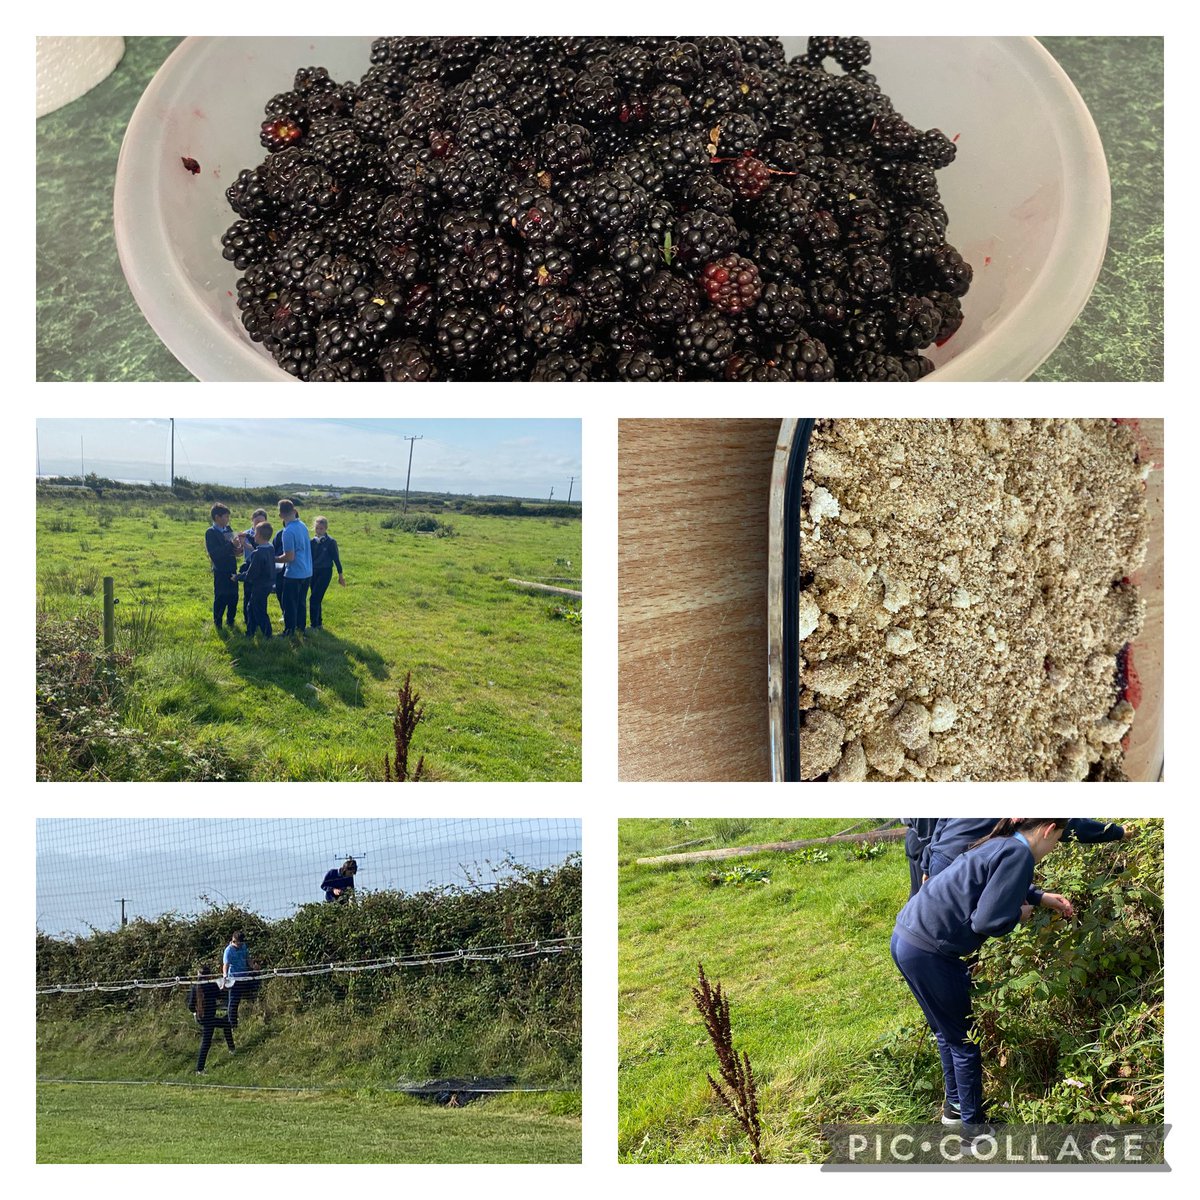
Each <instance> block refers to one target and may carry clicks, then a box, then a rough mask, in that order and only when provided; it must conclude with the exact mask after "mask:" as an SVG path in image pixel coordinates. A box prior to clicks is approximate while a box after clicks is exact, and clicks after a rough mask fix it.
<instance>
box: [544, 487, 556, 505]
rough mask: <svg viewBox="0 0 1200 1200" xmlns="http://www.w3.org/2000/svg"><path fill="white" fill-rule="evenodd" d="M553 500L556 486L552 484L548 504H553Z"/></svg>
mask: <svg viewBox="0 0 1200 1200" xmlns="http://www.w3.org/2000/svg"><path fill="white" fill-rule="evenodd" d="M553 499H554V485H553V484H551V486H550V496H549V498H548V499H547V501H546V503H547V504H549V503H551V501H553Z"/></svg>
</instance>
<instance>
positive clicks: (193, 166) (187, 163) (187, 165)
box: [179, 155, 200, 175]
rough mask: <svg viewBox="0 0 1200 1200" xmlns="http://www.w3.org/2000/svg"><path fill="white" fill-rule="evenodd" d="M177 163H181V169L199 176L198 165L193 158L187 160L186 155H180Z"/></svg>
mask: <svg viewBox="0 0 1200 1200" xmlns="http://www.w3.org/2000/svg"><path fill="white" fill-rule="evenodd" d="M179 161H180V162H181V163H183V169H184V170H185V171H190V172H191V173H192V174H193V175H199V174H200V164H199V163H198V162H197V161H196V160H195V159H194V158H188V157H187V155H181V156H180V159H179Z"/></svg>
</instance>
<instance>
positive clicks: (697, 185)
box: [681, 172, 734, 214]
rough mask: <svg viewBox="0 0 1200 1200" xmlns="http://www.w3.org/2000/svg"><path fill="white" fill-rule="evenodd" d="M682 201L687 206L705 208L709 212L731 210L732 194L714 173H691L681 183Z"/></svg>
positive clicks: (727, 211)
mask: <svg viewBox="0 0 1200 1200" xmlns="http://www.w3.org/2000/svg"><path fill="white" fill-rule="evenodd" d="M681 198H682V200H683V203H684V204H685V205H686V206H687V207H688V208H707V209H708V210H709V212H715V213H726V214H728V213H731V212H733V203H734V195H733V192H731V191H730V190H729V188H727V187H726V186H725V185H724V184H723V183H721V181H720V180H719V179H717V177H716V176H715V175H709V174H708V173H707V172H705V173H703V174H700V175H692V176H691V177H690V178H688V179H687V180H686V181H685V182H684V185H683V190H682V197H681Z"/></svg>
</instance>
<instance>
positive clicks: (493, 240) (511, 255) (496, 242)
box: [463, 237, 550, 295]
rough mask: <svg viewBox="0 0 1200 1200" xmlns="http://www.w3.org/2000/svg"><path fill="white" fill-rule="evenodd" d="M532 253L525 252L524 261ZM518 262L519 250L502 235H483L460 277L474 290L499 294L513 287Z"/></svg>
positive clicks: (519, 258)
mask: <svg viewBox="0 0 1200 1200" xmlns="http://www.w3.org/2000/svg"><path fill="white" fill-rule="evenodd" d="M549 249H550V248H549V247H547V248H546V250H549ZM532 253H533V251H532V250H530V251H527V252H526V261H528V260H529V255H530V254H532ZM520 263H521V257H520V253H519V251H518V250H517V248H516V247H515V246H513V245H512V244H511V243H509V242H507V241H505V240H504V239H503V238H499V237H486V238H484V239H483V240H482V241H480V242H479V244H478V246H476V247H475V250H474V253H473V254H472V255H471V257H470V259H469V260H468V261H467V263H466V264H465V266H464V268H463V277H464V278H465V279H466V281H467V285H468V287H470V288H472V289H474V290H475V291H477V292H480V293H482V294H484V295H494V294H499V293H501V292H503V291H505V290H506V289H508V288H511V287H512V286H513V283H514V282H515V280H516V278H517V271H518V269H519V266H520Z"/></svg>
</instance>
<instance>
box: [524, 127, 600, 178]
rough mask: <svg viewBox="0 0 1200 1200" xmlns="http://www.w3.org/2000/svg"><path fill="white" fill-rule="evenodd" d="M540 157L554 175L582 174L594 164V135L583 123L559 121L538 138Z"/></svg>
mask: <svg viewBox="0 0 1200 1200" xmlns="http://www.w3.org/2000/svg"><path fill="white" fill-rule="evenodd" d="M537 147H538V158H539V161H540V162H541V163H542V164H543V165H544V166H545V167H546V169H547V170H548V171H550V172H551V174H552V175H555V176H557V175H566V176H571V175H580V174H582V173H583V172H584V171H586V170H588V168H589V167H591V165H592V136H591V134H590V133H588V131H587V130H586V129H585V128H584V127H583V126H582V125H571V124H568V123H566V122H559V123H558V124H555V125H551V126H550V127H549V128H548V129H544V130H543V131H542V133H541V135H540V136H539V138H538V142H537Z"/></svg>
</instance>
